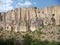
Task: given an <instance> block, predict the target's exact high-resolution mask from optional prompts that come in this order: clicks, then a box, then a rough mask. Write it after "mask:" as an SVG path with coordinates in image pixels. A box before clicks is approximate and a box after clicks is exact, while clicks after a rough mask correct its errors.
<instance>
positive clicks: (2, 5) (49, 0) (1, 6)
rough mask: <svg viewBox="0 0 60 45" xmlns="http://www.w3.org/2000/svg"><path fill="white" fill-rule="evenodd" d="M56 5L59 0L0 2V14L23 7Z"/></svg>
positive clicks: (13, 0) (1, 0)
mask: <svg viewBox="0 0 60 45" xmlns="http://www.w3.org/2000/svg"><path fill="white" fill-rule="evenodd" d="M56 5H60V0H0V12H5V11H8V10H12V9H15V8H23V7H37V8H44V7H50V6H56Z"/></svg>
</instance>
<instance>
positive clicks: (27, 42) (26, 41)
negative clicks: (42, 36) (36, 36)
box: [23, 34, 32, 45]
mask: <svg viewBox="0 0 60 45" xmlns="http://www.w3.org/2000/svg"><path fill="white" fill-rule="evenodd" d="M23 43H24V45H31V43H32V37H31V36H30V35H28V34H26V35H25V36H24V40H23Z"/></svg>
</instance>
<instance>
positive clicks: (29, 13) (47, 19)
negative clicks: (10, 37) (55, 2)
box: [0, 6, 60, 32]
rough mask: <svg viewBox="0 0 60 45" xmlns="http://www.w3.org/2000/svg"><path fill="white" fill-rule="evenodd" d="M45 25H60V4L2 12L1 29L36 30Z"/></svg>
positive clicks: (16, 30) (0, 18)
mask: <svg viewBox="0 0 60 45" xmlns="http://www.w3.org/2000/svg"><path fill="white" fill-rule="evenodd" d="M44 25H60V6H53V7H48V8H43V9H39V8H36V7H34V8H17V9H15V10H11V11H8V12H2V13H0V30H8V31H15V32H19V31H34V30H36V29H38V28H41V27H44Z"/></svg>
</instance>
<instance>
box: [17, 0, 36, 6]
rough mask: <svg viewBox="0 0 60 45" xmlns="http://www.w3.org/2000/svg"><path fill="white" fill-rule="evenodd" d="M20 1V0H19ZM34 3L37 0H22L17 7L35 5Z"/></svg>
mask: <svg viewBox="0 0 60 45" xmlns="http://www.w3.org/2000/svg"><path fill="white" fill-rule="evenodd" d="M18 1H19V0H18ZM33 4H36V2H30V1H29V0H25V1H24V0H20V1H19V2H18V3H17V5H16V7H30V6H33Z"/></svg>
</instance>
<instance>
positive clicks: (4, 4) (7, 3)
mask: <svg viewBox="0 0 60 45" xmlns="http://www.w3.org/2000/svg"><path fill="white" fill-rule="evenodd" d="M0 2H1V3H0V12H5V11H8V10H12V9H13V6H12V3H13V1H12V0H0Z"/></svg>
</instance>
